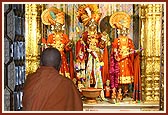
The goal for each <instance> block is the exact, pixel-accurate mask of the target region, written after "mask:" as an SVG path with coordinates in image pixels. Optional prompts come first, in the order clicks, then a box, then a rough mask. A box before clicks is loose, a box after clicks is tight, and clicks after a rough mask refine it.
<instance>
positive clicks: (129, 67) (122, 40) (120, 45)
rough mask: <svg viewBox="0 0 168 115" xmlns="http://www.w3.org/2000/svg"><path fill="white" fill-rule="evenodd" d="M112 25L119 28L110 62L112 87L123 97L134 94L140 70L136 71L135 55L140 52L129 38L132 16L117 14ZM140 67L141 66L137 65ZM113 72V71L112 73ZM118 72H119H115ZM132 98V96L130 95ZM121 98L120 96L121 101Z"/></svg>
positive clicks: (111, 19)
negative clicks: (137, 74)
mask: <svg viewBox="0 0 168 115" xmlns="http://www.w3.org/2000/svg"><path fill="white" fill-rule="evenodd" d="M109 21H110V24H111V26H112V27H113V28H117V31H118V35H119V36H118V38H115V39H114V41H113V43H112V55H111V59H113V58H114V60H113V61H111V62H110V64H111V65H113V66H110V67H112V68H110V69H111V76H110V77H111V79H112V83H114V84H112V86H113V87H114V88H116V87H118V91H119V93H118V94H120V93H121V91H122V92H123V97H125V96H128V93H132V91H133V90H132V89H133V88H132V87H130V86H132V85H133V83H134V81H135V80H134V79H135V77H136V78H137V77H138V76H135V73H137V72H139V70H137V69H135V67H134V66H135V63H136V62H135V54H136V53H137V52H139V51H141V49H139V50H135V49H134V43H133V41H132V39H131V38H129V37H128V33H129V28H130V21H131V18H130V16H129V15H128V14H127V13H125V12H116V13H114V14H113V15H112V16H111V17H110V20H109ZM137 66H140V65H137ZM112 70H113V71H112ZM114 70H117V71H114ZM118 70H119V71H118ZM129 96H130V97H132V95H129ZM120 97H121V96H118V98H119V100H121V98H120Z"/></svg>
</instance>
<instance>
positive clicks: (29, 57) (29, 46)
mask: <svg viewBox="0 0 168 115" xmlns="http://www.w3.org/2000/svg"><path fill="white" fill-rule="evenodd" d="M41 9H42V5H40V4H26V5H25V28H26V29H25V40H26V41H25V43H26V76H27V75H28V74H30V73H32V72H35V71H36V69H37V68H38V66H39V62H40V60H39V55H40V46H39V45H38V44H39V42H40V41H41V38H42V35H41V31H42V30H41V28H42V24H41Z"/></svg>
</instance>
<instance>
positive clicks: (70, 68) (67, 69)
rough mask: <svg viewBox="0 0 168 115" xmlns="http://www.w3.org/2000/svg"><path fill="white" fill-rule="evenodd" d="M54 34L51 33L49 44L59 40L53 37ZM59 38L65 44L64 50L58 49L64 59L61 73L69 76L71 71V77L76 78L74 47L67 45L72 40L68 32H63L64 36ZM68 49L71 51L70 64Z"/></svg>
mask: <svg viewBox="0 0 168 115" xmlns="http://www.w3.org/2000/svg"><path fill="white" fill-rule="evenodd" d="M53 35H54V34H50V35H49V36H48V39H47V44H54V43H56V42H58V41H55V40H54V39H53V38H54V36H53ZM59 40H60V41H61V44H63V46H64V47H63V49H62V50H60V49H58V50H59V51H60V53H61V59H62V65H61V68H60V73H61V74H62V75H63V76H66V77H67V75H66V73H69V74H70V78H71V79H73V78H74V63H73V53H72V48H71V47H69V46H68V45H67V44H68V43H70V40H69V38H68V36H67V35H66V34H62V37H61V38H60V39H59ZM53 47H54V46H53ZM66 51H69V53H70V64H69V65H70V66H69V65H68V63H67V57H66V54H65V52H66Z"/></svg>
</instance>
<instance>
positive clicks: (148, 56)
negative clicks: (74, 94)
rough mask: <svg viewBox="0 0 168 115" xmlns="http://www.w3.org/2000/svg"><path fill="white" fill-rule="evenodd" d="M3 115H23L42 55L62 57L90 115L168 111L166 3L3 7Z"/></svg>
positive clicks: (65, 71)
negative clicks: (30, 78)
mask: <svg viewBox="0 0 168 115" xmlns="http://www.w3.org/2000/svg"><path fill="white" fill-rule="evenodd" d="M2 6H3V7H2V10H3V12H2V13H3V15H4V17H3V18H2V21H3V25H2V27H3V31H2V32H3V37H2V48H3V49H2V50H3V51H2V58H3V64H2V65H3V72H2V75H3V77H2V79H3V81H2V82H3V84H2V85H3V86H2V90H3V93H2V95H3V101H2V103H3V106H2V107H3V111H8V112H9V111H22V108H23V105H22V97H23V91H22V90H23V87H24V83H25V80H26V78H27V75H28V74H30V73H33V72H35V71H36V69H37V68H38V67H39V66H40V54H41V52H42V51H43V50H44V49H46V48H48V47H54V48H57V49H58V50H59V51H60V52H61V56H62V57H61V58H62V65H61V69H60V71H59V73H60V74H62V75H63V76H65V77H68V78H69V79H71V80H72V81H73V83H74V84H75V86H76V88H77V89H78V90H79V92H80V94H81V99H82V100H83V111H97V112H99V111H109V112H114V111H119V112H121V111H126V112H128V111H136V112H137V111H138V112H141V111H143V112H153V111H154V112H156V111H161V112H164V111H165V109H166V108H165V103H166V102H165V101H166V100H165V96H166V91H165V89H166V81H165V78H166V74H165V65H166V64H165V62H166V60H165V56H166V53H165V46H166V45H165V41H166V37H165V33H166V32H165V29H166V25H165V10H166V4H165V3H164V2H159V3H157V2H156V3H155V2H154V3H151V2H149V3H144V4H143V3H140V4H139V3H134V2H132V3H131V2H130V3H122V2H121V3H120V2H117V3H116V2H114V3H113V2H109V3H102V2H95V3H89V4H88V3H85V2H81V3H73V2H72V3H71V2H67V3H62V2H55V3H50V2H48V4H44V3H43V2H41V3H33V4H30V3H23V4H17V3H13V4H11V3H4V4H2Z"/></svg>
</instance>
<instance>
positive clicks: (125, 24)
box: [109, 12, 131, 29]
mask: <svg viewBox="0 0 168 115" xmlns="http://www.w3.org/2000/svg"><path fill="white" fill-rule="evenodd" d="M109 23H110V25H111V26H112V28H118V29H123V28H127V29H129V28H130V23H131V17H130V16H129V15H128V14H127V13H125V12H115V13H114V14H112V15H111V17H110V20H109Z"/></svg>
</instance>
